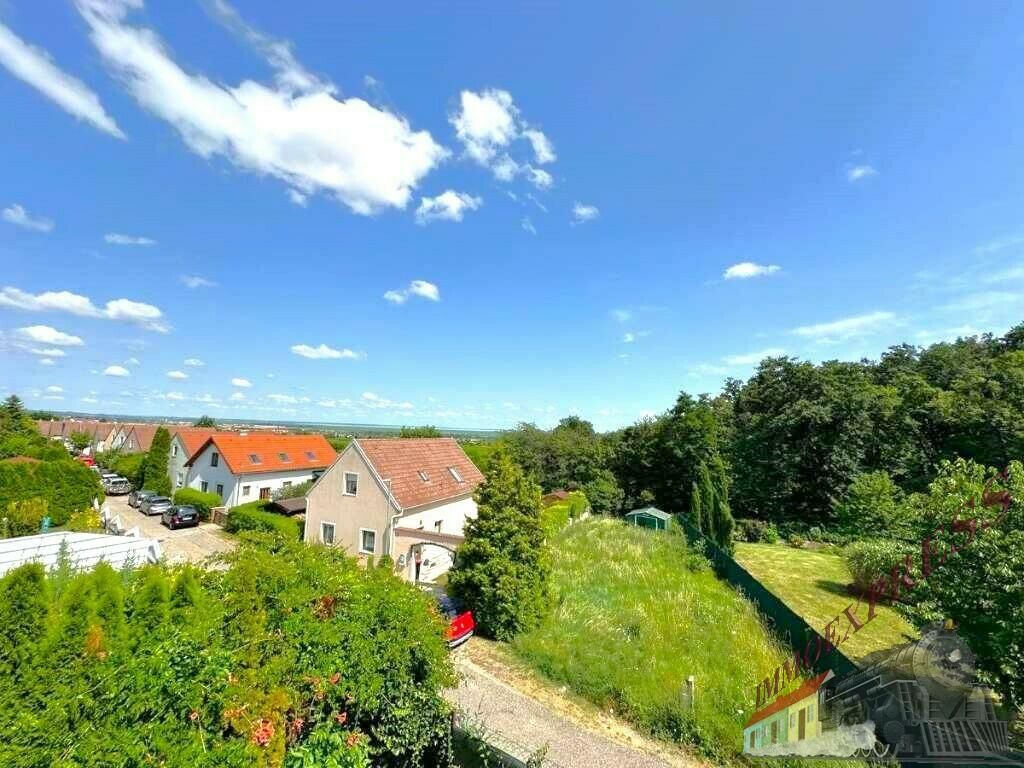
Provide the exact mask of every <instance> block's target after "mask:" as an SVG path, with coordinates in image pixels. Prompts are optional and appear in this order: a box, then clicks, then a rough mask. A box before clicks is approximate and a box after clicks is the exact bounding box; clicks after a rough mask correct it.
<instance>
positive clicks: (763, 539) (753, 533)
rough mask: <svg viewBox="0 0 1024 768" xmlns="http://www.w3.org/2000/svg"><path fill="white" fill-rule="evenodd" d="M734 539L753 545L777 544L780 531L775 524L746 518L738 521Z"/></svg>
mask: <svg viewBox="0 0 1024 768" xmlns="http://www.w3.org/2000/svg"><path fill="white" fill-rule="evenodd" d="M733 538H735V540H736V541H746V542H750V543H752V544H776V543H777V542H778V541H779V529H778V528H776V527H775V523H769V522H766V521H764V520H754V519H752V518H744V519H740V520H737V521H736V528H735V529H734V530H733Z"/></svg>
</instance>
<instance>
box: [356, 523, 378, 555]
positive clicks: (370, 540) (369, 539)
mask: <svg viewBox="0 0 1024 768" xmlns="http://www.w3.org/2000/svg"><path fill="white" fill-rule="evenodd" d="M376 547H377V532H376V531H374V530H372V529H370V528H360V529H359V552H360V554H363V555H372V554H373V553H374V552H375V551H376Z"/></svg>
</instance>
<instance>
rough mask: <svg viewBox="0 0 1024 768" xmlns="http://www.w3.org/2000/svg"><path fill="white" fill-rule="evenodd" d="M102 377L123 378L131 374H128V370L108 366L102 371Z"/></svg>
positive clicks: (117, 366) (116, 366)
mask: <svg viewBox="0 0 1024 768" xmlns="http://www.w3.org/2000/svg"><path fill="white" fill-rule="evenodd" d="M103 375H104V376H117V377H120V378H124V377H125V376H131V373H129V372H128V369H127V368H125V367H124V366H121V365H108V366H107V367H106V368H104V369H103Z"/></svg>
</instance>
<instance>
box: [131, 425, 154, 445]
mask: <svg viewBox="0 0 1024 768" xmlns="http://www.w3.org/2000/svg"><path fill="white" fill-rule="evenodd" d="M159 426H160V425H159V424H136V425H135V426H134V427H132V429H131V431H130V432H129V433H128V434H129V436H131V435H134V436H135V447H136V448H138V449H139V450H140V451H148V450H149V449H150V448H152V447H153V437H154V435H156V431H157V429H158V428H159Z"/></svg>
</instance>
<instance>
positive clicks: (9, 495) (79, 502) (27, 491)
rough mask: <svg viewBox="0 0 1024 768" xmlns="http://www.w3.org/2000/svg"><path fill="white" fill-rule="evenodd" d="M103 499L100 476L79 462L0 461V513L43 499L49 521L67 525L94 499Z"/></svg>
mask: <svg viewBox="0 0 1024 768" xmlns="http://www.w3.org/2000/svg"><path fill="white" fill-rule="evenodd" d="M103 498H104V495H103V487H102V486H101V485H100V478H99V475H97V474H96V473H95V472H93V471H92V470H91V469H89V468H88V467H87V466H85V465H84V464H80V463H78V462H77V461H41V462H0V510H5V509H7V506H8V505H9V504H10V503H11V502H22V501H28V500H29V499H42V500H43V501H45V502H46V504H47V506H48V508H49V515H50V522H51V523H52V524H53V525H64V523H66V522H67V521H68V518H69V517H71V516H72V515H73V514H75V513H77V512H81V511H83V510H84V509H87V508H88V507H90V506H91V505H92V500H93V499H99V500H101V501H102V500H103Z"/></svg>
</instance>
